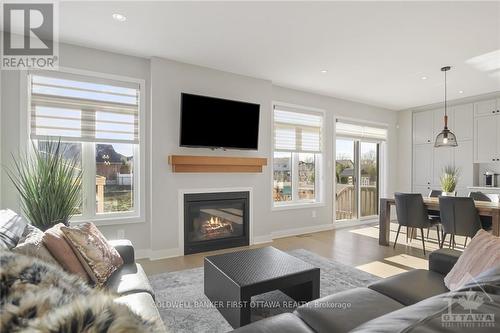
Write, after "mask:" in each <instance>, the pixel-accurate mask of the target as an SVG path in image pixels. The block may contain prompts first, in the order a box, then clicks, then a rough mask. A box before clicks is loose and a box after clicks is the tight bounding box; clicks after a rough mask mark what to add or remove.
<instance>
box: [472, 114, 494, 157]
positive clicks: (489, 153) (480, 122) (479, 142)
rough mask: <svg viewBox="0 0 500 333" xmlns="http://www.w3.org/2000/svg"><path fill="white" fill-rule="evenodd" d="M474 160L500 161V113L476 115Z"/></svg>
mask: <svg viewBox="0 0 500 333" xmlns="http://www.w3.org/2000/svg"><path fill="white" fill-rule="evenodd" d="M474 126H475V130H474V132H475V135H474V162H476V163H492V162H498V161H497V160H499V161H500V153H499V148H500V137H499V135H498V131H499V130H500V114H498V115H491V116H484V117H476V118H475V120H474Z"/></svg>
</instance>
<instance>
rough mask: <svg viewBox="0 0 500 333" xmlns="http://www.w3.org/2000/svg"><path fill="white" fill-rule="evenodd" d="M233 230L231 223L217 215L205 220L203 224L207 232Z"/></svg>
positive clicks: (203, 228) (203, 229)
mask: <svg viewBox="0 0 500 333" xmlns="http://www.w3.org/2000/svg"><path fill="white" fill-rule="evenodd" d="M232 231H233V226H232V225H231V223H229V222H226V221H224V220H223V219H221V218H219V217H216V216H212V217H210V220H207V221H205V223H204V224H203V226H202V232H203V233H206V234H215V233H229V232H232Z"/></svg>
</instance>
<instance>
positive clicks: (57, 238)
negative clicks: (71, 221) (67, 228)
mask: <svg viewBox="0 0 500 333" xmlns="http://www.w3.org/2000/svg"><path fill="white" fill-rule="evenodd" d="M62 227H64V224H62V223H59V224H56V225H55V226H53V227H52V228H50V229H48V230H46V231H45V233H44V235H43V244H44V245H45V246H46V247H47V249H48V250H49V252H50V254H52V256H53V257H54V258H55V259H56V260H57V261H58V262H59V263H60V264H61V266H62V267H63V268H64V269H65V270H67V271H68V272H70V273H73V274H76V275H78V276H80V277H82V278H83V279H84V280H85V281H89V275H88V274H87V271H85V268H83V266H82V264H81V263H80V261H79V260H78V258H77V256H76V254H75V253H74V252H73V250H72V249H71V246H70V245H69V244H68V242H67V241H66V239H65V238H64V234H63V232H62V231H61V228H62Z"/></svg>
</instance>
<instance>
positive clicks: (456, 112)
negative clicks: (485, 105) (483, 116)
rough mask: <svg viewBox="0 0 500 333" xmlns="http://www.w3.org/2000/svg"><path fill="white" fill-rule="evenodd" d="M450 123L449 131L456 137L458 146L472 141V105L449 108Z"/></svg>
mask: <svg viewBox="0 0 500 333" xmlns="http://www.w3.org/2000/svg"><path fill="white" fill-rule="evenodd" d="M450 114H451V115H452V119H451V120H452V123H451V124H450V126H451V127H450V129H451V131H452V132H453V133H455V135H456V136H457V140H458V144H459V145H460V143H461V142H462V141H467V140H473V139H474V131H473V129H474V128H473V126H472V124H473V120H474V105H473V104H472V103H469V104H462V105H457V106H453V107H451V112H450Z"/></svg>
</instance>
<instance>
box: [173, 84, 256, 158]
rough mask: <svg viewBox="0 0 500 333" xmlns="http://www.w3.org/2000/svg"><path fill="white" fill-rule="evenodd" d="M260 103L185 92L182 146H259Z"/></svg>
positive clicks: (182, 103)
mask: <svg viewBox="0 0 500 333" xmlns="http://www.w3.org/2000/svg"><path fill="white" fill-rule="evenodd" d="M259 112H260V105H259V104H253V103H246V102H240V101H231V100H227V99H221V98H214V97H207V96H199V95H192V94H186V93H182V94H181V131H180V132H181V133H180V145H181V146H182V147H208V148H228V149H250V150H257V148H258V141H259Z"/></svg>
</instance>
